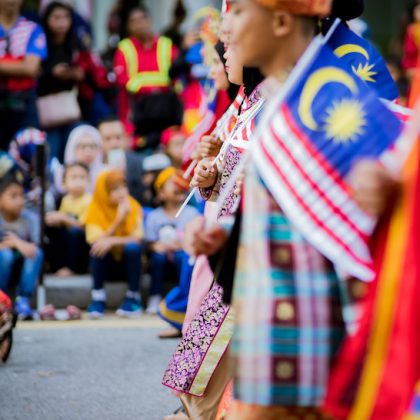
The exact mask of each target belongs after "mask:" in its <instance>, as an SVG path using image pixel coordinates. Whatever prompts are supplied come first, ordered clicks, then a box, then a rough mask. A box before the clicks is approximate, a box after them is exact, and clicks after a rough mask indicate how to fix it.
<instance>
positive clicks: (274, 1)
mask: <svg viewBox="0 0 420 420" xmlns="http://www.w3.org/2000/svg"><path fill="white" fill-rule="evenodd" d="M256 1H257V3H259V4H260V5H261V6H263V7H267V8H269V9H273V10H276V9H281V10H284V11H285V12H290V13H293V14H294V15H305V16H321V17H323V16H328V15H329V14H330V13H331V6H332V0H256Z"/></svg>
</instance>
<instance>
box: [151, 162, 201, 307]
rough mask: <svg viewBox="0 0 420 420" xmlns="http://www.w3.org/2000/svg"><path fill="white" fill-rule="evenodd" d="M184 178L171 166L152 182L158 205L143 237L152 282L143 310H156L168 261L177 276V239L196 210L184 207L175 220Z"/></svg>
mask: <svg viewBox="0 0 420 420" xmlns="http://www.w3.org/2000/svg"><path fill="white" fill-rule="evenodd" d="M188 187H189V186H188V181H186V180H185V179H183V178H182V173H180V172H178V171H177V170H176V169H175V168H174V167H169V168H167V169H165V170H163V171H162V172H161V173H160V174H159V176H158V177H157V179H156V181H155V189H156V191H157V194H158V199H159V201H160V203H161V205H160V207H158V208H157V209H155V210H153V211H152V212H151V213H150V214H149V215H148V216H147V219H146V226H145V239H146V242H147V244H148V246H149V249H150V251H151V256H150V275H151V277H152V283H151V288H150V298H149V304H148V307H147V312H148V313H151V314H155V313H157V311H158V308H159V304H160V301H161V299H162V295H163V292H164V290H163V289H164V281H165V272H166V269H167V268H168V265H169V264H175V266H176V270H177V275H178V278H180V275H181V271H182V265H183V261H184V260H185V253H184V251H183V250H182V246H181V241H182V236H183V232H184V229H185V226H186V224H187V223H188V222H189V221H190V220H191V219H192V218H194V217H195V216H197V214H198V211H197V210H196V209H195V208H194V207H191V206H187V207H186V208H185V209H184V211H183V212H182V213H181V214H180V216H179V217H178V218H177V219H176V218H175V215H176V213H177V212H178V210H179V208H180V206H181V204H182V203H183V201H184V199H185V193H186V191H188Z"/></svg>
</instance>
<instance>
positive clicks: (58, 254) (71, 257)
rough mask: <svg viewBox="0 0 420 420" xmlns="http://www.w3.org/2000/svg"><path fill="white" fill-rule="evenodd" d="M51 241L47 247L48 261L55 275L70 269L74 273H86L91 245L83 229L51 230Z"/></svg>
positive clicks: (48, 232)
mask: <svg viewBox="0 0 420 420" xmlns="http://www.w3.org/2000/svg"><path fill="white" fill-rule="evenodd" d="M47 235H48V238H49V240H50V243H49V245H48V246H47V259H48V261H49V262H50V264H51V265H50V270H51V272H53V273H55V272H56V271H58V270H60V269H61V268H64V267H65V268H68V269H70V270H71V271H72V272H73V273H79V274H82V273H86V272H87V268H88V263H89V245H88V244H87V243H86V236H85V232H84V230H83V229H80V228H76V227H72V228H49V229H48V230H47Z"/></svg>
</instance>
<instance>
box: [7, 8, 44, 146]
mask: <svg viewBox="0 0 420 420" xmlns="http://www.w3.org/2000/svg"><path fill="white" fill-rule="evenodd" d="M21 6H22V0H0V149H3V150H7V149H8V146H9V143H10V141H11V139H12V137H13V135H14V134H15V133H16V132H17V131H19V130H20V129H22V128H26V127H28V126H32V127H37V126H38V117H37V111H36V104H35V85H36V79H37V77H38V74H39V71H40V65H41V60H43V59H44V58H45V57H46V56H47V48H46V41H45V35H44V32H43V31H42V29H41V27H40V26H39V25H37V24H36V23H35V22H32V21H30V20H27V19H25V18H24V17H22V16H20V10H21Z"/></svg>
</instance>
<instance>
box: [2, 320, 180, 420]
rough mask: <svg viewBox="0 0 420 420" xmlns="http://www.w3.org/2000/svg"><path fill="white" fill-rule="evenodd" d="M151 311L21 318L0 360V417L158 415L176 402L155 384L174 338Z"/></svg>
mask: <svg viewBox="0 0 420 420" xmlns="http://www.w3.org/2000/svg"><path fill="white" fill-rule="evenodd" d="M162 327H163V328H165V327H166V324H164V323H161V322H160V321H158V320H157V319H156V318H150V317H144V318H143V319H141V320H136V321H132V320H119V319H114V318H112V317H110V318H107V319H105V320H101V321H87V320H85V321H80V322H79V321H77V322H75V323H71V322H67V323H66V322H55V323H54V322H34V323H21V324H20V326H19V327H18V329H17V330H15V344H14V347H13V352H12V356H11V358H10V359H9V361H8V362H7V364H6V365H1V366H0V419H1V420H12V419H13V420H14V419H16V420H26V419H28V420H38V419H39V420H41V419H42V420H50V419H51V420H61V419H63V420H70V419H71V420H73V419H82V420H84V419H89V420H96V419H101V420H102V419H104V420H108V419H109V420H113V419H141V420H155V419H156V420H158V419H162V417H163V416H164V415H166V414H169V413H171V412H172V411H173V410H174V409H175V408H176V407H177V405H178V400H177V399H176V398H174V397H173V396H172V395H171V394H170V392H169V390H167V389H166V388H164V387H163V386H162V385H161V384H160V381H161V378H162V374H163V371H164V368H165V367H166V364H167V362H168V359H169V357H170V355H171V353H172V352H173V350H174V348H175V347H176V344H177V341H176V340H169V341H164V340H163V341H162V340H158V339H157V338H156V334H157V333H158V332H159V330H160V329H161V328H162Z"/></svg>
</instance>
